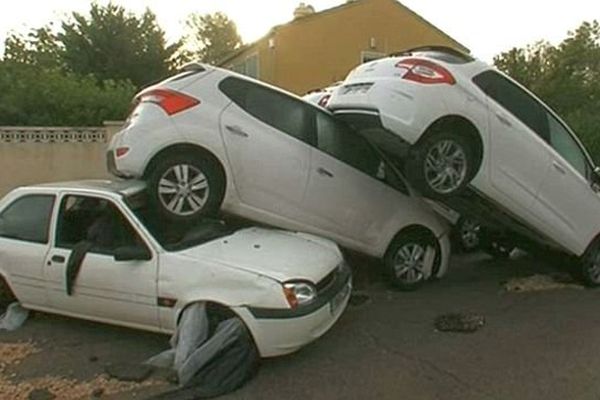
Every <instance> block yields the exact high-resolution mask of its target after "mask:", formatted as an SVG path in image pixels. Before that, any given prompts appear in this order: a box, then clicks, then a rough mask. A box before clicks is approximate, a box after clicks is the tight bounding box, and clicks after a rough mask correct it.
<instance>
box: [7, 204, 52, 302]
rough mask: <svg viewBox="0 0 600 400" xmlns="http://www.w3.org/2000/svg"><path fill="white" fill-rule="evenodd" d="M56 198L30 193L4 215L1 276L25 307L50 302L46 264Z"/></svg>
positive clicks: (9, 206)
mask: <svg viewBox="0 0 600 400" xmlns="http://www.w3.org/2000/svg"><path fill="white" fill-rule="evenodd" d="M55 198H56V196H55V195H53V194H26V195H23V196H21V197H18V198H16V199H15V200H13V201H12V202H10V203H9V204H8V205H7V206H6V207H5V208H4V209H3V210H2V211H1V212H0V273H3V274H5V275H6V279H7V280H8V283H9V284H10V286H11V289H12V290H13V292H14V294H15V296H17V299H19V301H20V302H21V303H22V304H23V305H25V306H40V305H45V304H46V302H47V298H46V289H45V284H44V274H43V265H44V260H45V259H46V254H47V253H48V249H49V244H48V241H49V235H50V222H51V220H52V214H53V208H54V202H55Z"/></svg>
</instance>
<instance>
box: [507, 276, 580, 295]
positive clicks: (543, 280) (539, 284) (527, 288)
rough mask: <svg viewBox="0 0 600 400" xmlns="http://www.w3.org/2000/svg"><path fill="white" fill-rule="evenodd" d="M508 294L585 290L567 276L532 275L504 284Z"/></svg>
mask: <svg viewBox="0 0 600 400" xmlns="http://www.w3.org/2000/svg"><path fill="white" fill-rule="evenodd" d="M504 289H505V290H506V291H507V292H539V291H544V290H558V289H580V290H581V289H584V287H583V286H582V285H580V284H578V283H576V282H575V280H574V279H573V278H571V277H570V276H569V275H567V274H552V275H540V274H537V275H532V276H528V277H525V278H514V279H511V280H509V281H508V282H506V283H505V284H504Z"/></svg>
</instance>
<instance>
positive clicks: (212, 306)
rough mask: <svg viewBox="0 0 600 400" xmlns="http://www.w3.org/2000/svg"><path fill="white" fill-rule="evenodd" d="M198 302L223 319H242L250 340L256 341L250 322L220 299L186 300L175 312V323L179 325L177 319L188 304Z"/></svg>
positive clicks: (178, 319)
mask: <svg viewBox="0 0 600 400" xmlns="http://www.w3.org/2000/svg"><path fill="white" fill-rule="evenodd" d="M198 303H205V304H206V306H207V312H208V313H209V314H210V313H214V314H213V315H217V316H220V317H224V318H223V319H227V318H238V319H239V320H240V321H242V323H243V324H244V327H246V330H247V331H248V333H250V336H251V337H252V340H253V341H254V343H255V344H256V343H257V340H256V337H255V334H254V332H253V330H252V328H251V324H249V323H248V322H247V321H246V320H245V319H244V317H243V316H242V315H241V314H240V313H238V312H236V311H235V310H234V309H233V308H232V307H230V306H228V305H226V304H225V303H224V302H222V301H215V300H208V299H194V300H190V301H188V302H186V303H185V304H184V305H183V306H182V307H181V308H180V309H179V310H178V311H177V313H176V316H175V322H176V325H175V326H178V325H179V321H180V320H181V316H182V315H183V312H184V311H185V310H186V309H187V308H188V307H190V306H192V305H194V304H198Z"/></svg>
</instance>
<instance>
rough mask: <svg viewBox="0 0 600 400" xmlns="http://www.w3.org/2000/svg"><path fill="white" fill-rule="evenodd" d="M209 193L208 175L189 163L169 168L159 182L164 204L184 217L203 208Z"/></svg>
mask: <svg viewBox="0 0 600 400" xmlns="http://www.w3.org/2000/svg"><path fill="white" fill-rule="evenodd" d="M209 193H210V188H209V186H208V179H207V178H206V175H204V173H203V172H202V171H201V170H200V169H198V168H197V167H195V166H193V165H189V164H177V165H174V166H172V167H171V168H169V169H167V170H166V171H165V173H164V174H163V175H162V176H161V178H160V180H159V183H158V197H159V199H160V202H161V203H162V205H163V206H164V207H165V208H166V209H167V210H169V211H170V212H171V213H173V214H175V215H178V216H183V217H184V216H189V215H193V214H196V213H197V212H199V211H200V210H202V208H203V207H204V205H205V204H206V202H207V200H208V196H209Z"/></svg>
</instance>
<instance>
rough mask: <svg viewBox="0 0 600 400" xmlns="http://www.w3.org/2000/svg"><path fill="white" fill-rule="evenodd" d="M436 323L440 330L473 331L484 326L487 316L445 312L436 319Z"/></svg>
mask: <svg viewBox="0 0 600 400" xmlns="http://www.w3.org/2000/svg"><path fill="white" fill-rule="evenodd" d="M434 325H435V329H437V330H438V331H440V332H457V333H473V332H476V331H478V330H479V329H481V328H483V326H484V325H485V318H484V317H483V316H481V315H477V314H470V313H452V314H444V315H440V316H439V317H437V318H436V319H435V322H434Z"/></svg>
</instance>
